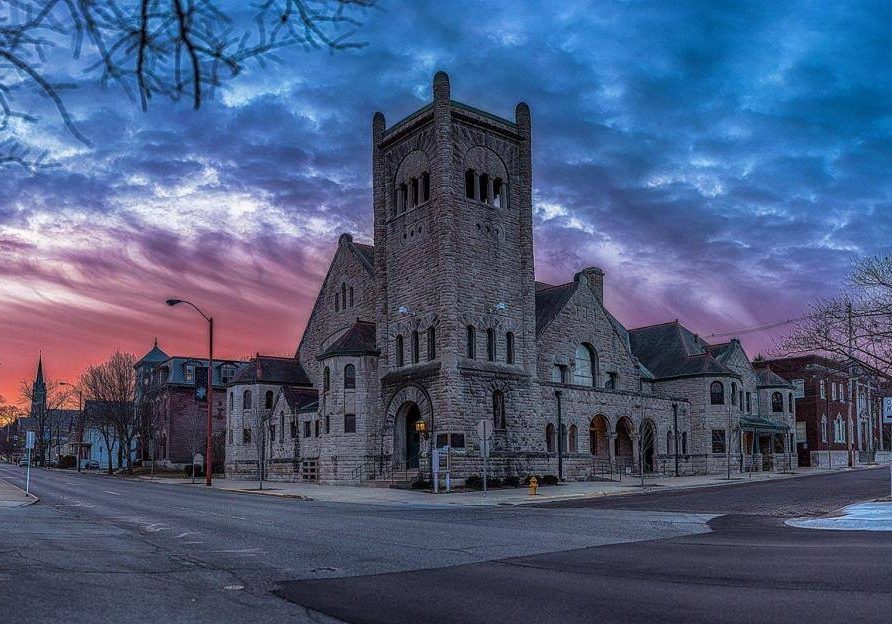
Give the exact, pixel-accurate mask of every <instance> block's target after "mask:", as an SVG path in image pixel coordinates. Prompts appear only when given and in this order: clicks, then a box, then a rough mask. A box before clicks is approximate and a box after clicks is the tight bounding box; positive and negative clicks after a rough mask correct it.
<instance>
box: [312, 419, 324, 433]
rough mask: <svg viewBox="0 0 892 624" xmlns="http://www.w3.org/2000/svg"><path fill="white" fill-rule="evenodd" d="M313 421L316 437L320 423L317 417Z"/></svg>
mask: <svg viewBox="0 0 892 624" xmlns="http://www.w3.org/2000/svg"><path fill="white" fill-rule="evenodd" d="M313 423H314V424H313V429H314V435H315V436H316V437H317V438H318V437H319V433H320V432H321V431H322V423H320V422H319V419H318V418H317V419H316V420H315V421H313Z"/></svg>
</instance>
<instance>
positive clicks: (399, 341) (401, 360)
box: [396, 336, 406, 366]
mask: <svg viewBox="0 0 892 624" xmlns="http://www.w3.org/2000/svg"><path fill="white" fill-rule="evenodd" d="M405 362H406V360H405V356H404V354H403V337H402V336H397V337H396V365H397V366H402V365H403V364H405Z"/></svg>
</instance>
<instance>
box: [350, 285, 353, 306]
mask: <svg viewBox="0 0 892 624" xmlns="http://www.w3.org/2000/svg"><path fill="white" fill-rule="evenodd" d="M350 307H351V308H352V307H353V286H351V287H350Z"/></svg>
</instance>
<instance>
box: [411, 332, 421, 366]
mask: <svg viewBox="0 0 892 624" xmlns="http://www.w3.org/2000/svg"><path fill="white" fill-rule="evenodd" d="M420 359H421V345H420V344H419V339H418V330H415V331H413V332H412V363H413V364H418V361H419V360H420Z"/></svg>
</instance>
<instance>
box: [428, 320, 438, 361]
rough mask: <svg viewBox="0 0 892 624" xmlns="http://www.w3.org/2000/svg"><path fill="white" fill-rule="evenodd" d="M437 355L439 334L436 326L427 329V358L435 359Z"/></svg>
mask: <svg viewBox="0 0 892 624" xmlns="http://www.w3.org/2000/svg"><path fill="white" fill-rule="evenodd" d="M436 357H437V334H436V332H435V331H434V328H433V327H431V328H430V329H428V330H427V359H428V360H433V359H436Z"/></svg>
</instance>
